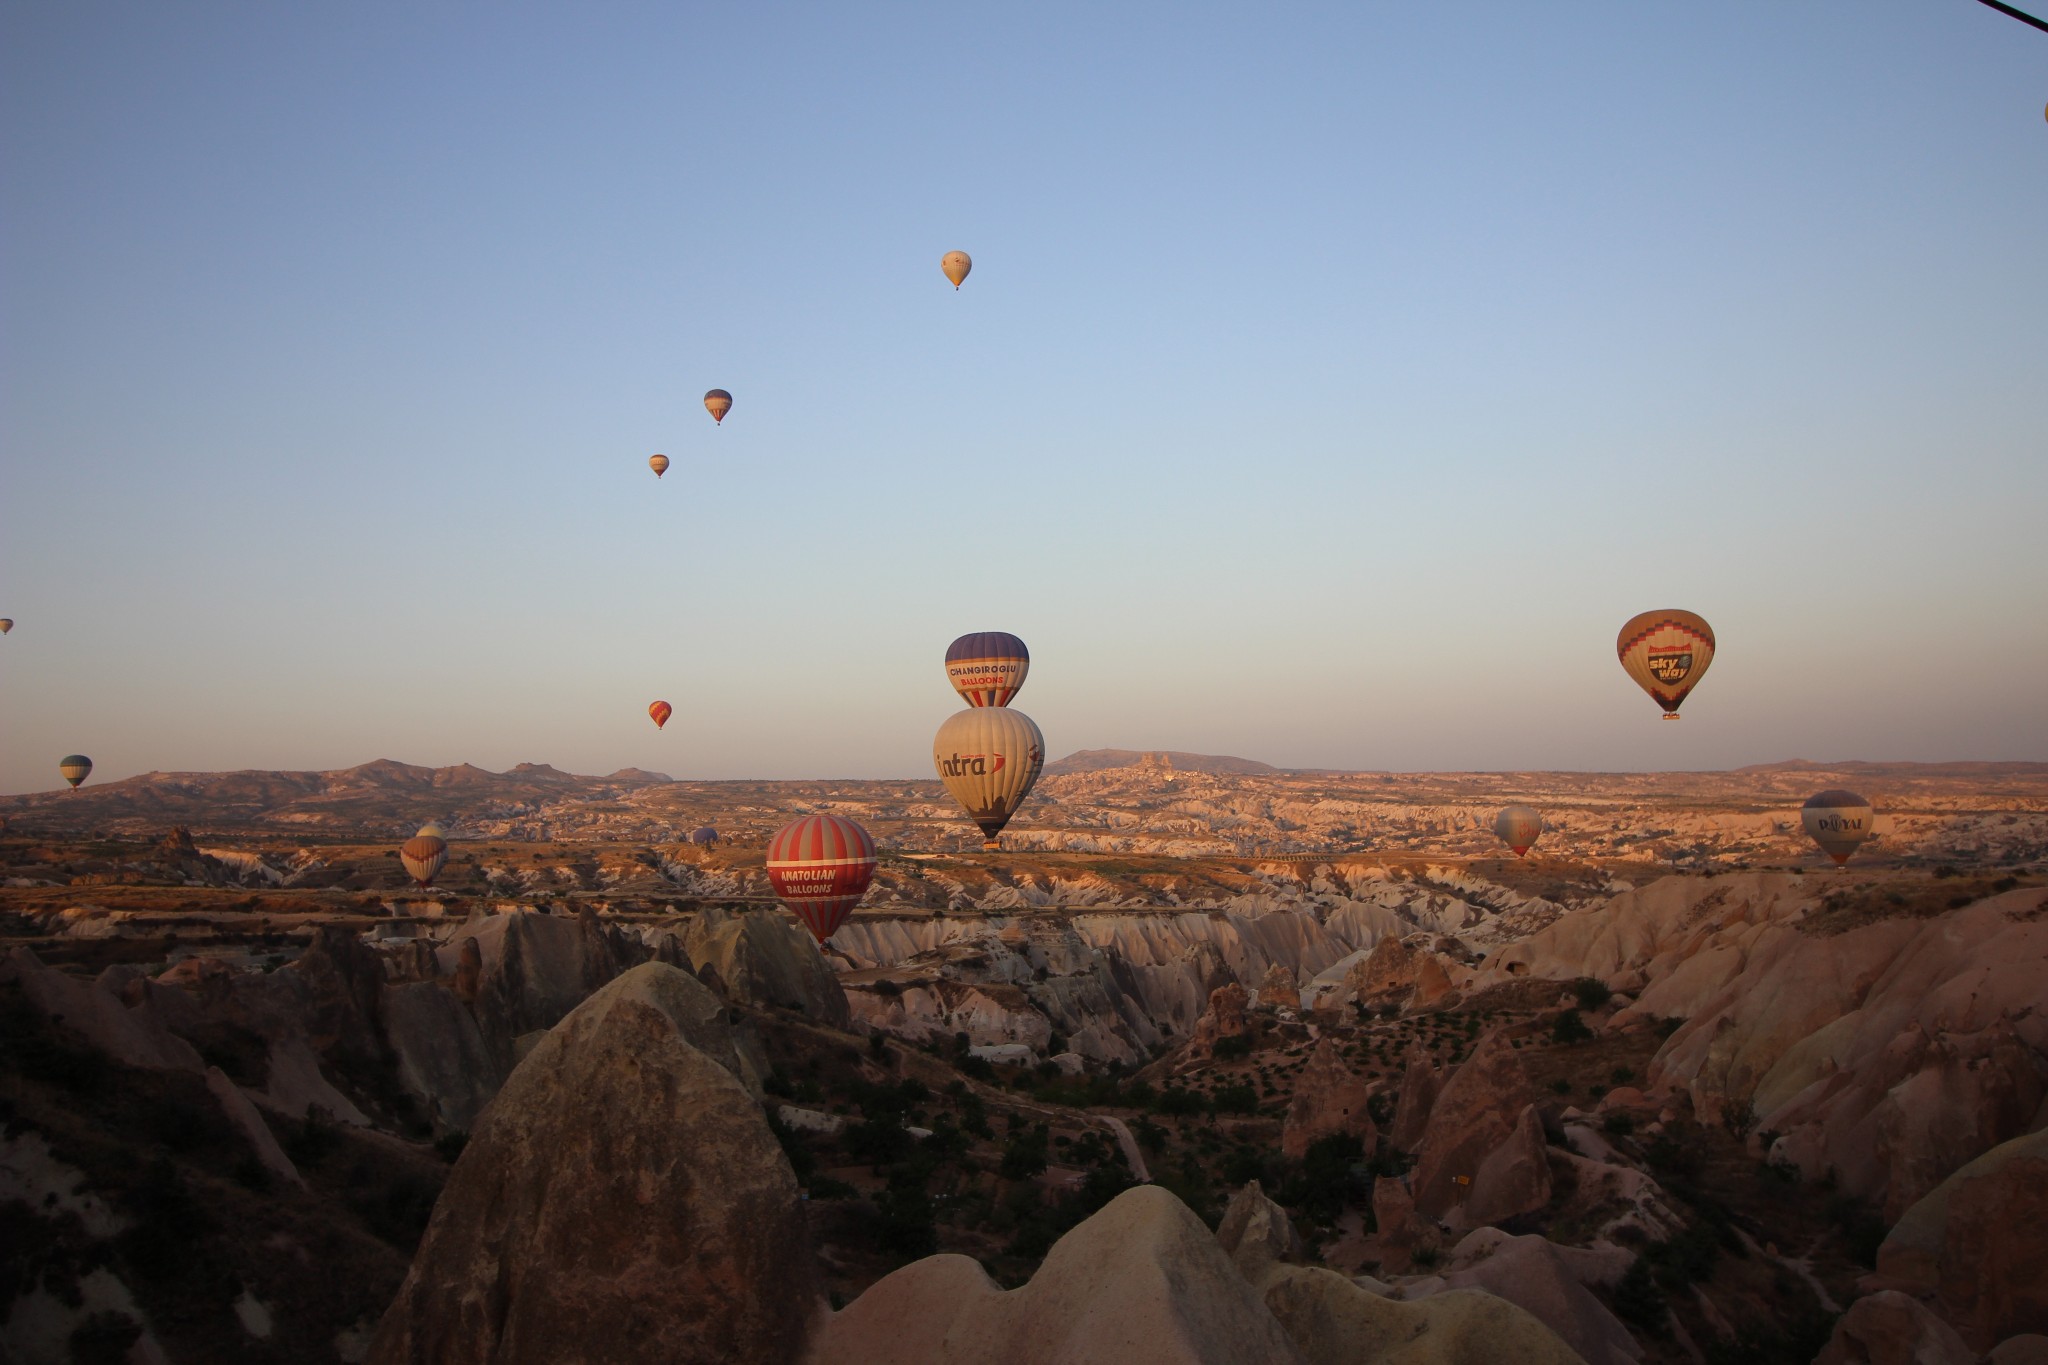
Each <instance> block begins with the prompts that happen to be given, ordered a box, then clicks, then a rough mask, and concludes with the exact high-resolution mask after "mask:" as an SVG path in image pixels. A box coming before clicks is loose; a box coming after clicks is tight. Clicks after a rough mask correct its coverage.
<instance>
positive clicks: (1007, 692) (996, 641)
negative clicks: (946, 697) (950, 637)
mask: <svg viewBox="0 0 2048 1365" xmlns="http://www.w3.org/2000/svg"><path fill="white" fill-rule="evenodd" d="M1030 671H1031V651H1030V650H1028V649H1026V648H1024V642H1023V641H1022V640H1020V639H1018V638H1017V637H1016V636H1014V635H1012V634H1010V632H1008V631H1006V630H980V631H976V632H975V633H974V634H972V635H963V636H961V637H960V638H959V639H957V640H955V641H954V642H953V643H952V644H950V645H948V646H946V681H947V682H949V683H951V684H953V690H954V691H955V692H958V693H959V694H960V697H961V700H963V701H965V702H966V703H967V704H968V705H969V706H1008V705H1009V704H1010V698H1012V697H1014V696H1016V695H1017V690H1018V689H1019V688H1021V687H1023V686H1024V675H1025V674H1026V673H1029V672H1030Z"/></svg>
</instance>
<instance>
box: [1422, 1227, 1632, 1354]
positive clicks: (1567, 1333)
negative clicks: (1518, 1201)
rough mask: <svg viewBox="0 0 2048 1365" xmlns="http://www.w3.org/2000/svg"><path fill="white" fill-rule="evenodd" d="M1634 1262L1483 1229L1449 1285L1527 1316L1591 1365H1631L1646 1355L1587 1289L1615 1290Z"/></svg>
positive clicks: (1452, 1261) (1453, 1269)
mask: <svg viewBox="0 0 2048 1365" xmlns="http://www.w3.org/2000/svg"><path fill="white" fill-rule="evenodd" d="M1632 1259H1633V1258H1632V1257H1631V1256H1630V1254H1629V1253H1628V1252H1626V1251H1621V1250H1609V1251H1581V1250H1578V1249H1575V1248H1571V1247H1561V1246H1558V1245H1557V1244H1556V1243H1554V1242H1551V1241H1548V1240H1546V1239H1544V1238H1542V1237H1536V1236H1524V1237H1512V1236H1509V1235H1508V1234H1507V1233H1504V1232H1501V1231H1500V1230H1498V1229H1497V1228H1481V1229H1479V1230H1478V1231H1476V1232H1473V1233H1472V1234H1470V1235H1469V1236H1467V1237H1466V1238H1465V1239H1464V1240H1463V1241H1461V1242H1459V1243H1458V1245H1457V1248H1456V1249H1455V1250H1454V1251H1452V1253H1451V1255H1450V1258H1449V1265H1448V1268H1447V1269H1446V1270H1445V1271H1444V1274H1443V1280H1444V1283H1445V1284H1447V1285H1448V1286H1450V1287H1451V1288H1453V1289H1483V1290H1485V1291H1486V1292H1488V1293H1489V1294H1494V1295H1497V1296H1498V1297H1500V1298H1503V1299H1506V1300H1507V1301H1508V1302H1509V1303H1512V1304H1515V1305H1517V1306H1518V1307H1521V1308H1524V1309H1527V1310H1528V1312H1529V1313H1530V1314H1531V1315H1532V1316H1534V1317H1535V1318H1536V1319H1537V1320H1538V1321H1540V1322H1541V1323H1542V1324H1543V1325H1544V1326H1546V1327H1548V1328H1549V1329H1550V1330H1551V1331H1553V1332H1555V1333H1557V1335H1558V1336H1559V1337H1560V1338H1562V1339H1563V1340H1564V1342H1565V1344H1566V1345H1568V1346H1570V1347H1571V1348H1572V1349H1573V1350H1574V1351H1577V1352H1578V1353H1579V1354H1580V1355H1581V1356H1583V1357H1585V1360H1586V1362H1587V1365H1633V1362H1635V1361H1638V1360H1641V1359H1642V1357H1643V1351H1642V1347H1640V1346H1638V1345H1637V1344H1636V1341H1635V1338H1634V1337H1632V1336H1630V1335H1629V1332H1628V1329H1627V1328H1626V1327H1624V1326H1622V1324H1621V1320H1620V1319H1619V1318H1617V1317H1615V1316H1614V1314H1613V1313H1611V1312H1609V1311H1608V1309H1607V1305H1606V1304H1604V1303H1602V1302H1601V1301H1600V1300H1599V1299H1598V1298H1597V1297H1595V1296H1594V1294H1593V1293H1592V1291H1591V1290H1590V1289H1588V1288H1587V1285H1588V1284H1612V1283H1614V1282H1615V1281H1617V1280H1619V1279H1620V1278H1621V1276H1622V1274H1623V1273H1624V1272H1625V1271H1627V1269H1628V1264H1629V1262H1630V1261H1631V1260H1632Z"/></svg>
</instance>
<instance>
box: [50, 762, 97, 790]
mask: <svg viewBox="0 0 2048 1365" xmlns="http://www.w3.org/2000/svg"><path fill="white" fill-rule="evenodd" d="M57 771H58V772H60V773H62V774H64V780H65V781H66V782H69V783H70V784H71V785H72V787H73V789H76V788H77V786H78V784H79V783H81V782H83V781H85V779H86V778H88V777H91V776H92V760H91V759H89V758H87V757H86V756H85V755H84V754H68V755H66V756H65V757H63V758H60V759H58V760H57Z"/></svg>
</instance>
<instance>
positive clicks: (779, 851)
mask: <svg viewBox="0 0 2048 1365" xmlns="http://www.w3.org/2000/svg"><path fill="white" fill-rule="evenodd" d="M693 837H694V836H693ZM874 879H875V841H874V840H873V839H872V838H870V837H869V836H868V832H867V831H866V830H864V829H862V828H861V827H860V826H859V825H857V824H855V823H854V822H853V821H851V820H848V819H844V818H843V817H841V816H837V815H806V816H804V817H803V818H802V819H800V820H792V821H790V822H789V823H788V824H786V825H784V826H783V827H782V828H781V829H779V830H777V831H775V837H774V838H773V839H770V840H769V841H768V881H769V884H770V885H772V886H773V887H774V888H775V894H776V896H777V897H778V898H779V899H780V900H781V901H782V903H783V904H784V905H786V906H788V907H789V908H790V909H791V910H792V911H793V912H795V914H796V917H797V918H798V919H800V920H802V921H803V922H804V927H805V928H807V929H809V930H810V931H811V934H812V936H813V937H814V938H816V939H817V940H818V942H820V943H823V942H824V941H825V940H826V939H828V938H830V937H832V934H833V931H835V930H836V929H838V928H839V926H840V925H842V924H844V923H845V922H846V917H847V916H848V915H850V914H852V913H853V907H854V906H856V905H859V904H860V898H861V897H862V896H863V895H865V894H867V889H868V883H869V882H872V881H873V880H874Z"/></svg>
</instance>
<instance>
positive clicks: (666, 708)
mask: <svg viewBox="0 0 2048 1365" xmlns="http://www.w3.org/2000/svg"><path fill="white" fill-rule="evenodd" d="M675 713H676V708H675V707H673V706H670V705H669V704H668V703H667V702H665V701H658V702H655V703H654V704H653V705H651V706H649V707H648V708H647V714H648V715H650V716H652V717H654V728H655V729H657V730H659V729H660V728H661V727H662V726H664V725H666V724H668V718H669V717H670V716H672V715H674V714H675Z"/></svg>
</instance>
